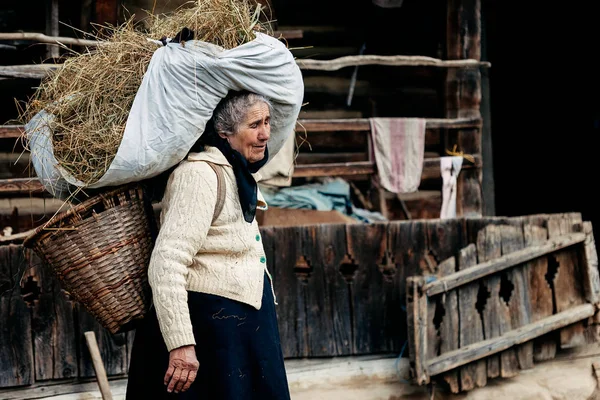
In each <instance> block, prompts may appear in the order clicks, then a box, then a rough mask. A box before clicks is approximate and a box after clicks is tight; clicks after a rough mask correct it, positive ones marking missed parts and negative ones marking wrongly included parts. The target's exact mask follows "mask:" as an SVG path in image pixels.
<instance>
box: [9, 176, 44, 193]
mask: <svg viewBox="0 0 600 400" xmlns="http://www.w3.org/2000/svg"><path fill="white" fill-rule="evenodd" d="M44 192H45V190H44V186H43V185H42V183H41V182H40V181H39V179H37V178H16V179H0V196H9V195H15V194H18V195H24V194H27V195H28V194H31V195H40V194H43V193H44Z"/></svg>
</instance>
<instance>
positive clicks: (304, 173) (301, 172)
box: [293, 157, 481, 180]
mask: <svg viewBox="0 0 600 400" xmlns="http://www.w3.org/2000/svg"><path fill="white" fill-rule="evenodd" d="M480 165H481V163H480V159H479V157H475V164H470V163H468V162H465V164H463V166H462V169H471V168H479V167H480ZM374 173H375V164H374V163H373V162H371V161H359V162H347V163H323V164H307V165H296V166H295V167H294V175H293V177H294V178H305V177H315V176H352V175H368V174H374ZM436 178H441V172H440V158H439V157H435V158H426V159H425V160H423V171H422V172H421V180H426V179H436Z"/></svg>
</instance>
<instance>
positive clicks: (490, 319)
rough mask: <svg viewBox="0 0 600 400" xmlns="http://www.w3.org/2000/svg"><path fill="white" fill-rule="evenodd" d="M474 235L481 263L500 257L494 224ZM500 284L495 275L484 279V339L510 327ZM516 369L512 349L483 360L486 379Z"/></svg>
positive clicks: (513, 372) (500, 242)
mask: <svg viewBox="0 0 600 400" xmlns="http://www.w3.org/2000/svg"><path fill="white" fill-rule="evenodd" d="M477 236H478V238H477V256H478V259H479V260H480V261H484V262H485V261H488V260H491V259H494V258H499V257H500V256H501V254H502V236H501V231H500V228H499V227H498V226H496V225H488V226H486V227H485V229H483V230H481V231H479V233H478V235H477ZM502 284H503V282H502V280H501V277H500V276H499V275H490V276H488V277H487V278H486V279H485V281H484V285H485V286H486V287H487V290H488V291H489V298H488V299H487V301H486V303H485V307H484V309H483V327H484V330H485V338H486V339H492V338H496V337H500V336H502V335H503V334H504V333H506V332H508V331H509V330H510V310H509V308H508V306H507V305H506V303H505V302H504V301H503V299H502V297H501V290H502ZM517 369H518V361H517V355H516V353H515V352H514V350H513V349H510V350H507V351H505V352H503V353H501V354H500V355H499V356H498V355H493V356H491V357H489V358H488V359H487V372H488V378H496V377H498V376H502V377H503V378H505V377H510V376H514V375H516V374H517Z"/></svg>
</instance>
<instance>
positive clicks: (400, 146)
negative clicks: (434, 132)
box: [369, 118, 425, 193]
mask: <svg viewBox="0 0 600 400" xmlns="http://www.w3.org/2000/svg"><path fill="white" fill-rule="evenodd" d="M369 121H370V124H371V137H372V139H373V153H374V154H373V157H374V158H375V163H376V164H377V176H378V178H379V181H380V183H381V186H383V187H384V188H385V189H386V190H388V191H390V192H392V193H411V192H416V191H417V189H418V188H419V185H420V184H421V173H422V172H423V157H424V155H425V119H423V118H370V119H369Z"/></svg>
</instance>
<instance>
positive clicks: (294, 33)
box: [273, 29, 304, 39]
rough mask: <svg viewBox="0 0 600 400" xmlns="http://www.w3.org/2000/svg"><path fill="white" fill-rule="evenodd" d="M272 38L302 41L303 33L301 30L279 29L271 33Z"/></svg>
mask: <svg viewBox="0 0 600 400" xmlns="http://www.w3.org/2000/svg"><path fill="white" fill-rule="evenodd" d="M273 37H276V38H277V39H302V38H303V37H304V31H302V30H301V29H280V30H276V31H273Z"/></svg>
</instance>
